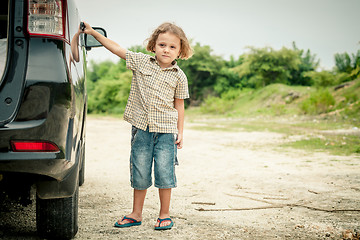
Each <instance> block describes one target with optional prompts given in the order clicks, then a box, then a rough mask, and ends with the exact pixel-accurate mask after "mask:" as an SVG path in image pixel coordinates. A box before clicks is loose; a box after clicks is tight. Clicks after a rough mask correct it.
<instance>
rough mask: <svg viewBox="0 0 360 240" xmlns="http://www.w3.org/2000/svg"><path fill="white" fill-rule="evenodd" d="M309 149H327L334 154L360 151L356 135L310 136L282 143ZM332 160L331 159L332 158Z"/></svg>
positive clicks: (358, 139) (357, 152) (287, 145)
mask: <svg viewBox="0 0 360 240" xmlns="http://www.w3.org/2000/svg"><path fill="white" fill-rule="evenodd" d="M282 146H283V147H293V148H298V149H305V150H309V151H327V152H330V153H332V154H335V155H346V156H347V155H351V154H359V153H360V138H359V137H358V136H343V135H331V136H327V137H326V138H324V139H322V138H310V139H303V140H299V141H295V142H290V143H286V144H283V145H282ZM332 161H333V160H332Z"/></svg>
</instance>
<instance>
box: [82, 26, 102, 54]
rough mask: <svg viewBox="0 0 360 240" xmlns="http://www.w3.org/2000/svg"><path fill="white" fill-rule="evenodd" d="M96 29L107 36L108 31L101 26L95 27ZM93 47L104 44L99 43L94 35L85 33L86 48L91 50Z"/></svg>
mask: <svg viewBox="0 0 360 240" xmlns="http://www.w3.org/2000/svg"><path fill="white" fill-rule="evenodd" d="M93 29H94V30H95V31H97V32H98V33H100V34H101V35H103V36H105V37H107V34H106V31H105V29H103V28H100V27H93ZM93 47H102V44H101V43H99V42H98V41H97V40H96V39H95V38H94V37H93V36H92V35H88V34H85V48H86V50H87V51H90V50H91V48H93Z"/></svg>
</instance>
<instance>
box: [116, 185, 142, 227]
mask: <svg viewBox="0 0 360 240" xmlns="http://www.w3.org/2000/svg"><path fill="white" fill-rule="evenodd" d="M146 192H147V190H136V189H134V199H133V211H132V213H131V214H129V215H127V216H126V217H129V218H133V219H135V220H136V221H142V211H143V207H144V201H145V196H146ZM129 222H130V221H129V220H128V219H124V220H123V221H121V220H119V221H118V223H119V224H120V225H122V224H126V223H129Z"/></svg>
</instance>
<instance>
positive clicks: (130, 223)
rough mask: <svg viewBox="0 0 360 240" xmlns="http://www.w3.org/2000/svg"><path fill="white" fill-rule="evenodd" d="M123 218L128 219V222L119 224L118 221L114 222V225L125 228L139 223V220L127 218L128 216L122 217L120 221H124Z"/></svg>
mask: <svg viewBox="0 0 360 240" xmlns="http://www.w3.org/2000/svg"><path fill="white" fill-rule="evenodd" d="M124 220H129V221H130V222H128V223H125V224H119V223H118V222H116V223H115V224H114V227H117V228H126V227H132V226H139V225H141V221H136V220H135V219H133V218H129V217H126V216H125V217H123V219H122V220H121V221H124Z"/></svg>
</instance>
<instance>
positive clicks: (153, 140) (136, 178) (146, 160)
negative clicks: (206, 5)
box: [130, 126, 177, 190]
mask: <svg viewBox="0 0 360 240" xmlns="http://www.w3.org/2000/svg"><path fill="white" fill-rule="evenodd" d="M175 141H176V136H175V135H174V134H173V133H155V132H149V128H147V130H146V131H143V130H141V129H138V128H136V127H134V126H133V127H132V137H131V155H130V177H131V179H130V181H131V187H133V188H134V189H137V190H145V189H148V188H149V187H150V186H151V185H152V166H153V165H154V176H155V187H157V188H165V189H166V188H175V187H176V176H175V164H176V162H177V159H176V154H177V146H176V144H175ZM153 163H154V164H153Z"/></svg>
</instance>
